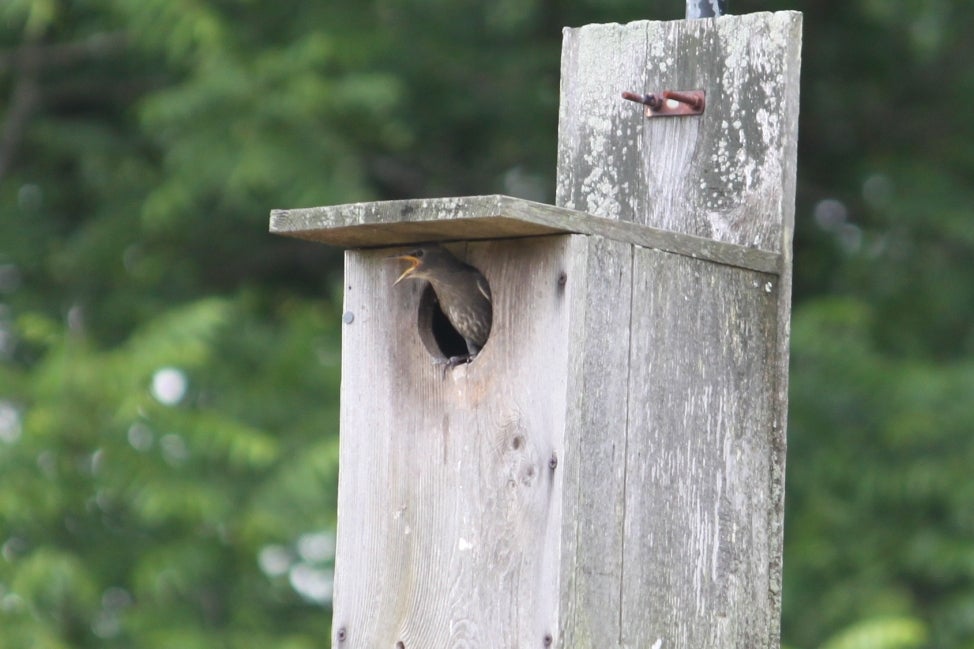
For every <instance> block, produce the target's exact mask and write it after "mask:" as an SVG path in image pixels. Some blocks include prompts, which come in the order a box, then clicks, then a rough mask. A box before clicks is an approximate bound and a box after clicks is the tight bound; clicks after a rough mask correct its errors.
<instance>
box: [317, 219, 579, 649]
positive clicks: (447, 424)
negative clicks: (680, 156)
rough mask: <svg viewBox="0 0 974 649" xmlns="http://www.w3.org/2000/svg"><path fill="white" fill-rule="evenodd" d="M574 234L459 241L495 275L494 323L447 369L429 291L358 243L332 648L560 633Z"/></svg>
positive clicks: (502, 641)
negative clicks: (460, 362) (438, 355)
mask: <svg viewBox="0 0 974 649" xmlns="http://www.w3.org/2000/svg"><path fill="white" fill-rule="evenodd" d="M575 239H577V238H576V237H566V236H555V237H544V238H531V239H520V240H516V241H496V242H493V241H492V242H485V243H475V244H469V245H468V246H465V247H463V246H461V247H460V248H458V249H457V252H459V253H461V256H464V257H466V258H467V259H468V260H469V261H470V262H471V263H474V264H475V265H476V266H477V267H478V268H480V269H481V270H482V271H483V273H484V274H485V276H486V277H487V279H488V281H489V282H490V283H491V286H492V289H493V295H494V325H493V330H492V332H491V335H490V339H489V340H488V342H487V344H486V346H485V347H484V349H483V350H482V351H481V353H480V355H479V356H478V357H477V359H476V360H475V361H474V362H473V363H472V364H470V365H467V366H460V367H457V368H455V369H453V370H451V371H449V372H447V374H446V376H445V377H444V375H443V371H442V369H441V368H440V367H439V366H434V365H433V362H432V361H433V356H431V355H430V353H429V352H428V351H427V349H426V348H425V347H424V344H423V343H422V341H421V338H420V336H419V333H418V331H417V326H418V325H417V322H418V315H417V308H418V306H417V305H418V303H419V298H420V293H421V290H422V287H423V285H422V284H421V283H418V282H414V283H406V284H405V285H399V286H396V287H395V288H393V287H392V282H393V280H394V278H395V276H396V270H397V268H396V266H395V264H392V263H389V262H388V261H384V260H383V257H384V256H385V255H386V254H388V252H389V251H388V250H368V251H350V252H348V253H347V254H346V275H345V277H346V284H345V310H346V318H345V322H346V324H345V325H344V331H343V341H342V350H343V352H342V401H341V404H342V405H341V422H342V424H341V425H342V430H341V451H340V453H341V464H340V466H341V471H340V474H339V509H338V513H339V524H338V547H337V556H336V575H335V609H334V618H333V628H334V637H333V642H334V645H333V646H336V647H356V648H362V649H371V648H373V647H395V646H397V645H396V643H397V642H402V643H403V645H404V646H405V647H423V648H426V649H437V648H439V647H443V648H446V647H457V646H463V647H471V648H475V647H484V648H489V649H497V648H504V647H531V646H537V647H543V646H545V644H544V642H545V636H550V637H551V638H552V640H554V639H555V638H557V635H558V606H559V569H560V565H559V557H560V552H559V549H558V548H559V544H560V537H561V532H562V528H561V520H562V514H561V507H562V502H563V497H562V478H561V475H562V471H561V470H560V469H559V468H558V467H557V466H556V468H555V469H552V468H551V466H550V462H551V460H552V458H561V457H564V443H563V435H564V429H565V413H566V411H567V404H566V395H567V392H566V387H567V386H566V354H565V350H566V348H567V344H568V331H569V316H570V308H569V299H568V297H567V296H566V290H567V289H566V286H567V285H570V284H571V283H572V282H574V278H568V279H567V281H560V280H561V277H562V274H563V273H564V272H565V270H566V266H565V264H566V260H567V259H570V258H572V257H574V254H575V252H574V251H575V247H577V245H578V244H573V243H572V242H573V241H574V240H575ZM349 321H350V322H349ZM339 638H342V641H341V643H339Z"/></svg>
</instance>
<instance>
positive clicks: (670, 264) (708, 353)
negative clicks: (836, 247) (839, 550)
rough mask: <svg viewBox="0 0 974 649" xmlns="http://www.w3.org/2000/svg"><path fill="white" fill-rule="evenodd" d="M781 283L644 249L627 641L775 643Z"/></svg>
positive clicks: (636, 335) (635, 357)
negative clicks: (774, 473) (774, 469)
mask: <svg viewBox="0 0 974 649" xmlns="http://www.w3.org/2000/svg"><path fill="white" fill-rule="evenodd" d="M777 290H778V284H777V278H776V277H775V276H772V275H763V274H759V273H753V272H748V271H742V270H738V269H733V268H728V267H724V266H716V265H713V264H705V263H693V262H688V261H687V260H685V259H682V258H679V257H674V256H672V255H665V254H661V253H658V252H656V251H651V250H641V249H636V251H635V255H634V263H633V292H634V294H635V295H638V296H640V298H639V299H638V304H637V303H636V301H634V309H633V313H632V323H631V340H632V345H631V348H630V365H629V376H630V383H629V385H630V390H631V392H630V395H629V404H630V405H629V417H628V437H627V451H628V452H627V456H626V470H625V476H626V492H625V534H624V539H625V547H624V551H623V566H624V568H623V579H622V592H623V602H622V620H623V623H622V627H623V634H622V638H621V642H620V645H621V646H624V647H650V646H653V645H654V644H655V643H656V642H657V641H660V640H662V646H664V647H693V648H695V649H702V648H708V647H713V648H715V649H716V648H722V647H748V648H763V647H775V646H777V636H776V632H777V621H776V618H775V616H776V615H777V605H776V602H775V600H776V595H775V594H773V593H772V590H771V588H770V586H771V581H772V575H771V573H772V571H773V570H774V569H775V568H774V566H773V565H772V554H773V552H774V551H775V550H776V543H777V539H776V537H775V533H776V530H775V529H774V528H773V527H770V526H769V521H770V520H771V515H772V513H773V512H774V511H775V505H776V503H775V500H774V499H775V495H774V489H773V486H772V485H771V484H769V477H770V475H771V466H772V463H773V462H774V461H775V460H776V456H775V453H774V449H773V443H772V439H773V435H774V432H773V431H774V416H775V414H776V413H775V411H774V400H775V389H776V385H775V376H774V369H775V364H774V357H775V353H776V348H777V341H776V337H775V324H776V319H775V312H776V309H777Z"/></svg>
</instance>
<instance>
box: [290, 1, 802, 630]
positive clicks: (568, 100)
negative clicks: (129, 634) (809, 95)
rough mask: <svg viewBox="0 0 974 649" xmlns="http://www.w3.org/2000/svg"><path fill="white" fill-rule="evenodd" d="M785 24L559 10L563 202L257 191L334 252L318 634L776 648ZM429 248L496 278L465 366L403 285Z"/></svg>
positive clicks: (791, 89) (788, 186) (789, 146)
mask: <svg viewBox="0 0 974 649" xmlns="http://www.w3.org/2000/svg"><path fill="white" fill-rule="evenodd" d="M800 23H801V20H800V15H799V14H796V13H794V12H784V13H776V14H754V15H748V16H739V17H728V18H720V19H716V20H700V21H676V22H672V23H659V22H640V23H633V24H630V25H590V26H587V27H583V28H581V29H577V30H566V34H565V45H564V51H563V80H562V102H561V111H560V127H559V169H558V196H557V202H558V204H559V206H558V207H555V206H550V205H543V204H539V203H534V202H530V201H525V200H520V199H517V198H511V197H507V196H497V195H492V196H475V197H466V198H444V199H417V200H406V201H392V202H378V203H358V204H352V205H339V206H331V207H318V208H309V209H292V210H275V211H274V212H273V213H272V219H271V230H272V231H273V232H275V233H278V234H282V235H288V236H296V237H301V238H305V239H309V240H312V241H318V242H322V243H327V244H331V245H337V246H342V247H344V248H346V249H347V252H346V256H345V289H344V315H343V338H342V346H343V349H342V387H341V433H340V434H341V441H340V446H341V452H340V455H341V457H340V475H339V503H338V515H339V519H338V547H337V556H336V575H335V589H334V618H333V633H332V643H333V646H335V647H356V648H369V649H371V648H374V647H382V648H386V647H388V648H390V649H430V648H436V647H490V648H492V649H503V648H508V647H511V648H513V647H525V648H526V647H539V648H544V647H552V646H555V647H599V648H604V647H632V648H646V649H662V648H666V649H669V648H671V647H686V648H693V649H702V648H707V647H714V648H717V647H721V648H726V647H747V648H749V649H751V648H766V647H776V646H777V644H778V619H779V616H780V608H779V607H780V579H781V525H782V507H783V479H784V452H785V436H784V425H785V415H786V412H785V411H786V394H787V361H788V358H787V340H788V319H789V299H790V268H791V231H792V219H793V199H794V172H795V138H796V126H797V109H798V103H797V88H798V60H799V44H800V37H801V36H800ZM684 87H686V88H699V89H703V90H704V91H705V95H706V106H705V109H704V110H703V112H702V114H695V115H692V116H676V117H666V118H665V119H664V118H661V119H654V118H648V117H646V116H644V114H643V112H642V110H640V109H639V107H634V105H633V104H630V103H628V102H625V101H622V100H621V99H620V98H619V91H620V90H626V89H637V90H638V91H648V89H653V88H684ZM634 108H635V109H634ZM430 242H441V243H443V244H444V245H445V246H446V247H447V248H448V249H449V250H450V251H451V252H452V253H453V254H454V255H455V256H456V257H457V258H458V259H460V260H462V261H464V262H466V263H468V264H470V265H472V266H474V267H475V268H476V269H478V270H479V271H480V272H481V273H482V274H483V276H484V277H485V278H486V280H487V282H488V283H489V286H490V295H491V298H492V307H493V317H492V326H491V330H490V335H489V338H488V339H487V341H486V343H485V344H484V345H483V348H482V350H481V351H480V352H479V354H477V355H476V357H475V358H474V359H473V360H472V361H471V362H469V363H459V364H456V365H455V366H451V365H448V364H444V361H445V360H446V359H447V358H449V357H451V356H454V355H457V353H458V351H457V350H458V349H459V350H460V351H461V352H462V351H463V347H462V338H460V339H458V338H457V334H456V332H455V331H452V328H451V327H450V325H449V322H448V320H445V319H444V316H443V314H442V313H440V306H439V304H438V302H437V299H436V296H435V295H434V294H433V292H432V291H431V289H430V287H429V285H428V284H427V283H426V282H420V281H415V282H401V283H399V284H398V285H395V286H394V285H393V284H394V282H395V281H396V278H397V277H398V276H399V274H400V273H401V272H402V270H403V267H402V265H401V264H399V263H397V262H396V261H395V260H390V259H389V257H390V256H392V255H396V254H401V253H402V252H403V251H406V250H409V249H410V248H413V247H415V246H416V245H417V244H428V243H430Z"/></svg>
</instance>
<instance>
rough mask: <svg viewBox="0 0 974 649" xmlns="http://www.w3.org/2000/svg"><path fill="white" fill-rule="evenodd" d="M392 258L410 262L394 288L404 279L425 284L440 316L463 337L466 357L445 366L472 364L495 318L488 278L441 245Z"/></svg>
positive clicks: (455, 358)
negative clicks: (434, 299)
mask: <svg viewBox="0 0 974 649" xmlns="http://www.w3.org/2000/svg"><path fill="white" fill-rule="evenodd" d="M391 258H392V259H397V260H400V261H406V262H409V267H408V268H406V270H404V271H403V272H402V274H401V275H399V277H398V278H397V279H396V281H395V282H393V286H395V285H396V284H398V283H399V282H401V281H403V280H404V279H420V280H426V281H428V282H429V283H430V284H431V285H432V286H433V292H434V293H435V294H436V299H437V301H438V302H439V303H440V309H442V311H443V314H444V315H445V316H446V318H447V320H449V321H450V324H451V325H453V328H454V329H456V330H457V333H459V334H460V335H461V336H462V337H463V340H464V342H465V343H466V345H467V352H468V354H467V355H466V356H454V357H451V358H450V359H448V360H447V361H446V362H447V364H448V365H450V366H451V367H454V366H456V365H459V364H460V363H469V362H471V361H473V359H474V358H476V356H477V354H479V353H480V350H481V349H483V347H484V345H485V344H486V343H487V337H488V336H489V335H490V327H491V323H492V320H493V315H494V308H493V303H492V298H491V293H490V285H489V284H488V283H487V278H486V277H484V275H483V273H481V272H480V271H479V270H477V269H476V268H474V267H473V266H471V265H470V264H467V263H464V262H462V261H460V260H459V259H457V258H456V257H454V256H453V254H452V253H450V251H448V250H447V249H446V248H444V247H442V246H440V245H435V244H432V245H426V246H422V247H420V248H416V249H415V250H411V251H409V252H407V253H405V254H402V255H393V256H392V257H391Z"/></svg>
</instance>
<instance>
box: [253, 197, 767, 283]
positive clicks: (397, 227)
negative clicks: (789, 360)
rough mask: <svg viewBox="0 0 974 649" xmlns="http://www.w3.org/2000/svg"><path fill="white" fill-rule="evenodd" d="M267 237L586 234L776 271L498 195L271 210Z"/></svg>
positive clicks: (697, 244) (369, 244) (702, 244)
mask: <svg viewBox="0 0 974 649" xmlns="http://www.w3.org/2000/svg"><path fill="white" fill-rule="evenodd" d="M270 231H271V232H272V233H274V234H280V235H284V236H290V237H297V238H299V239H307V240H310V241H317V242H320V243H326V244H329V245H333V246H341V247H343V248H376V247H387V246H400V245H410V244H413V243H425V242H433V241H457V240H482V239H510V238H517V237H532V236H541V235H550V234H585V235H598V236H602V237H606V238H610V239H615V240H619V241H625V242H628V243H631V244H634V245H639V246H643V247H647V248H655V249H659V250H665V251H667V252H672V253H676V254H680V255H685V256H689V257H694V258H700V259H705V260H709V261H714V262H718V263H723V264H728V265H732V266H739V267H742V268H749V269H752V270H758V271H762V272H768V273H778V272H779V269H780V266H781V259H780V255H779V254H777V253H775V252H770V251H767V250H761V249H758V248H749V247H746V246H741V245H737V244H732V243H725V242H719V241H712V240H710V239H704V238H701V237H696V236H693V235H688V234H683V233H679V232H670V231H667V230H660V229H657V228H652V227H649V226H645V225H641V224H638V223H630V222H627V221H618V220H613V219H606V218H603V217H599V216H594V215H592V214H588V213H586V212H580V211H577V210H571V209H566V208H563V207H555V206H553V205H546V204H544V203H537V202H534V201H528V200H524V199H520V198H513V197H511V196H503V195H499V194H493V195H488V196H461V197H454V198H422V199H411V200H398V201H376V202H367V203H348V204H345V205H331V206H325V207H308V208H300V209H287V210H273V211H272V212H271V222H270Z"/></svg>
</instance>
